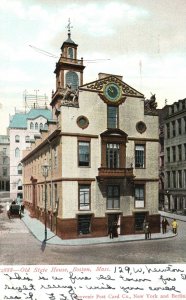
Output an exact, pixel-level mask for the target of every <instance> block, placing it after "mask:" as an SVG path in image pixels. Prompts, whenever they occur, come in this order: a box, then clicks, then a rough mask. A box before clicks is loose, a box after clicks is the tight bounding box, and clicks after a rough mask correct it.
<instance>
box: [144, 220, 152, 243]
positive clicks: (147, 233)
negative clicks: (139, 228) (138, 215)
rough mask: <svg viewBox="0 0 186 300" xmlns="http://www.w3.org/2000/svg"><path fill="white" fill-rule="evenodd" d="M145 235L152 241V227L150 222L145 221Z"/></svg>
mask: <svg viewBox="0 0 186 300" xmlns="http://www.w3.org/2000/svg"><path fill="white" fill-rule="evenodd" d="M144 233H145V239H146V240H147V239H151V231H150V225H149V222H147V221H145V223H144Z"/></svg>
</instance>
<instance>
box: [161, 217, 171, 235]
mask: <svg viewBox="0 0 186 300" xmlns="http://www.w3.org/2000/svg"><path fill="white" fill-rule="evenodd" d="M161 225H162V233H163V234H164V233H166V232H167V226H169V222H168V221H167V219H166V218H165V217H163V219H162V222H161Z"/></svg>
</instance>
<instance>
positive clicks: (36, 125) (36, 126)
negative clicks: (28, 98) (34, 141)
mask: <svg viewBox="0 0 186 300" xmlns="http://www.w3.org/2000/svg"><path fill="white" fill-rule="evenodd" d="M38 128H39V126H38V123H37V122H36V123H35V129H36V130H38Z"/></svg>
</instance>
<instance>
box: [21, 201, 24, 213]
mask: <svg viewBox="0 0 186 300" xmlns="http://www.w3.org/2000/svg"><path fill="white" fill-rule="evenodd" d="M24 209H25V206H24V204H23V203H22V204H21V212H22V213H23V214H24Z"/></svg>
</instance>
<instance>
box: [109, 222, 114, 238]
mask: <svg viewBox="0 0 186 300" xmlns="http://www.w3.org/2000/svg"><path fill="white" fill-rule="evenodd" d="M113 225H114V224H113V222H111V223H110V226H109V232H108V233H109V236H110V239H113V238H114V230H113Z"/></svg>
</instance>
